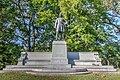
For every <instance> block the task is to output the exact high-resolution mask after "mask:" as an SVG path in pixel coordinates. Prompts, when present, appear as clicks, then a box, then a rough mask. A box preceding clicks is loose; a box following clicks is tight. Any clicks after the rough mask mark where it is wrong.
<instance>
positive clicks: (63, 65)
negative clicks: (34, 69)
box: [48, 41, 71, 70]
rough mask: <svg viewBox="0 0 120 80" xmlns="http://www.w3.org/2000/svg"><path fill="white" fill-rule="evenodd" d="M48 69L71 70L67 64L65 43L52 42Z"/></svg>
mask: <svg viewBox="0 0 120 80" xmlns="http://www.w3.org/2000/svg"><path fill="white" fill-rule="evenodd" d="M48 68H51V69H55V70H57V69H58V70H68V69H71V64H68V59H67V46H66V42H65V41H53V44H52V58H51V63H50V65H49V66H48Z"/></svg>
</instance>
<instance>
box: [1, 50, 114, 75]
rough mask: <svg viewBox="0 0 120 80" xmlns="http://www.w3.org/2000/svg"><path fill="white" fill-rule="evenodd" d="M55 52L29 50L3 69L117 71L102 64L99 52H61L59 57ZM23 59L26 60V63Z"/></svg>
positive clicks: (58, 71)
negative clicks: (13, 63) (14, 63)
mask: <svg viewBox="0 0 120 80" xmlns="http://www.w3.org/2000/svg"><path fill="white" fill-rule="evenodd" d="M54 49H55V48H54ZM59 49H60V48H59ZM64 49H65V48H64ZM65 53H66V52H65ZM54 54H55V53H54ZM54 54H53V55H52V52H27V55H26V52H22V53H21V57H20V58H19V60H18V64H17V65H7V66H6V68H4V69H3V71H27V72H36V73H76V72H77V73H78V72H87V71H88V72H116V69H114V67H113V66H103V65H102V64H101V59H100V58H99V55H98V53H97V52H67V54H61V55H62V57H59V56H60V55H59V54H58V55H59V56H58V55H56V54H55V55H54ZM63 55H64V56H63ZM66 56H67V57H66ZM25 58H26V59H25ZM23 61H25V62H24V64H23ZM71 65H72V66H71Z"/></svg>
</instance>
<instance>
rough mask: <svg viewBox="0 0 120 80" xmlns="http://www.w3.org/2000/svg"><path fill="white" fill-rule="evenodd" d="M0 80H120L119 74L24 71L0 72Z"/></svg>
mask: <svg viewBox="0 0 120 80" xmlns="http://www.w3.org/2000/svg"><path fill="white" fill-rule="evenodd" d="M0 80H120V74H107V73H94V74H93V73H92V74H81V75H44V76H41V75H32V74H27V73H24V72H6V73H0Z"/></svg>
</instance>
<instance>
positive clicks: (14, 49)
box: [0, 42, 20, 69]
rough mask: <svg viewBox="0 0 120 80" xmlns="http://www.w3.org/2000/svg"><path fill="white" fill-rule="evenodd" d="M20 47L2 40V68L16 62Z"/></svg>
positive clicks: (0, 61)
mask: <svg viewBox="0 0 120 80" xmlns="http://www.w3.org/2000/svg"><path fill="white" fill-rule="evenodd" d="M19 56H20V47H19V46H18V45H16V44H14V43H7V42H0V69H2V68H3V67H5V65H10V64H16V63H17V60H18V58H19Z"/></svg>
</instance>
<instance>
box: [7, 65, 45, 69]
mask: <svg viewBox="0 0 120 80" xmlns="http://www.w3.org/2000/svg"><path fill="white" fill-rule="evenodd" d="M29 68H30V69H31V68H32V69H36V68H37V69H40V68H47V66H45V65H41V66H35V65H34V66H17V65H7V66H6V69H29Z"/></svg>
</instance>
